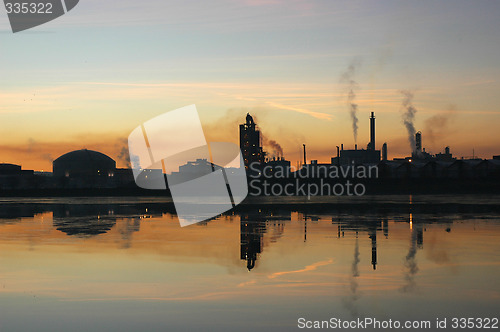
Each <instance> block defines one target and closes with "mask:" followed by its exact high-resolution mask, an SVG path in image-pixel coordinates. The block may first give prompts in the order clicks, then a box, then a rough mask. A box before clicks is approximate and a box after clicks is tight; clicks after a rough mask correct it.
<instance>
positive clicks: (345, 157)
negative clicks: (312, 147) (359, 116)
mask: <svg viewBox="0 0 500 332" xmlns="http://www.w3.org/2000/svg"><path fill="white" fill-rule="evenodd" d="M385 149H386V151H387V145H385ZM379 162H380V150H376V149H375V114H374V112H371V116H370V142H369V143H368V146H367V149H366V150H364V149H358V145H357V144H356V145H355V147H354V150H344V144H342V145H341V148H340V149H339V148H337V157H334V158H332V164H333V165H351V164H352V163H354V164H356V165H361V164H377V163H379Z"/></svg>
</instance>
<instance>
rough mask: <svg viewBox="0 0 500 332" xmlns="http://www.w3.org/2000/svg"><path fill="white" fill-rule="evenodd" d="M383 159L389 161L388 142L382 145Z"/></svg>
mask: <svg viewBox="0 0 500 332" xmlns="http://www.w3.org/2000/svg"><path fill="white" fill-rule="evenodd" d="M382 160H383V161H387V143H384V145H382Z"/></svg>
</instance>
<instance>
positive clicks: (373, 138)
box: [370, 112, 375, 150]
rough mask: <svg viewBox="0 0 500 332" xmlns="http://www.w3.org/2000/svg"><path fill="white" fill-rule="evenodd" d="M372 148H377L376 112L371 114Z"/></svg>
mask: <svg viewBox="0 0 500 332" xmlns="http://www.w3.org/2000/svg"><path fill="white" fill-rule="evenodd" d="M370 150H375V114H374V113H373V112H372V115H371V116H370Z"/></svg>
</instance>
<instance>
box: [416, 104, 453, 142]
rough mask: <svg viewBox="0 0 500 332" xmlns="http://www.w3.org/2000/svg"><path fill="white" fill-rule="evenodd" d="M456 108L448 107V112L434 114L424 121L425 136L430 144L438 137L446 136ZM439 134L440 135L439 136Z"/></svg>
mask: <svg viewBox="0 0 500 332" xmlns="http://www.w3.org/2000/svg"><path fill="white" fill-rule="evenodd" d="M455 111H456V106H455V105H450V106H449V109H448V111H446V112H443V113H440V114H436V115H433V116H431V117H430V118H428V119H427V120H425V128H424V132H425V136H426V137H427V138H428V139H429V141H430V142H431V143H435V142H436V140H438V139H439V138H440V137H439V136H443V135H446V132H447V131H448V126H449V123H450V121H451V120H452V117H453V115H455ZM440 134H441V135H440Z"/></svg>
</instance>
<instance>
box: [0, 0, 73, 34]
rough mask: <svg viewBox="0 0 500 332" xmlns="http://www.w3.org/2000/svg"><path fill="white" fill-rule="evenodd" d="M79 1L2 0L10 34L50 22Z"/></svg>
mask: <svg viewBox="0 0 500 332" xmlns="http://www.w3.org/2000/svg"><path fill="white" fill-rule="evenodd" d="M79 1H80V0H4V4H5V10H6V11H7V15H8V17H9V21H10V26H11V28H12V32H14V33H16V32H19V31H23V30H27V29H31V28H34V27H36V26H39V25H42V24H45V23H47V22H50V21H52V20H54V19H56V18H58V17H60V16H62V15H64V14H66V13H67V12H69V11H70V10H72V9H73V8H74V7H75V6H76V5H77V4H78V2H79Z"/></svg>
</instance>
